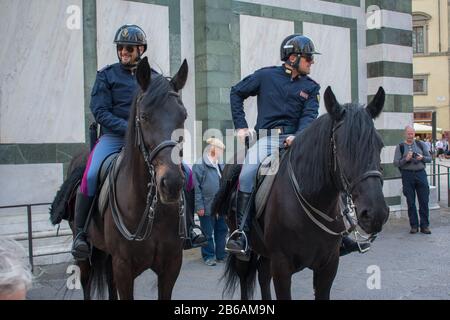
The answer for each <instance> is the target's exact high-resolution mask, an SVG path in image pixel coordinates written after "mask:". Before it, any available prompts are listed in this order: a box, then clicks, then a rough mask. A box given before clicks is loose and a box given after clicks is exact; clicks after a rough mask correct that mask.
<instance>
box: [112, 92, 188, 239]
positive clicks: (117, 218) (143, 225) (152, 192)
mask: <svg viewBox="0 0 450 320" xmlns="http://www.w3.org/2000/svg"><path fill="white" fill-rule="evenodd" d="M169 95H174V96H178V93H176V92H174V91H169ZM142 98H143V94H142V95H141V96H140V97H139V98H138V99H137V102H136V108H138V107H139V102H140V101H141V100H142ZM135 127H136V135H135V145H136V146H137V147H138V148H139V150H140V152H141V154H142V156H143V158H144V160H145V163H146V166H147V171H148V174H149V177H150V179H149V182H148V184H147V188H148V191H147V197H146V205H145V210H144V212H143V213H142V216H141V219H140V222H139V225H138V227H137V230H136V232H135V233H132V232H130V231H129V230H128V229H127V227H126V226H125V224H124V222H123V219H122V214H121V212H120V210H119V206H118V204H117V193H116V183H115V180H116V179H115V177H112V176H113V175H110V182H111V192H110V197H109V204H110V207H111V213H112V217H113V220H114V223H115V225H116V226H117V229H118V230H119V232H120V233H121V234H122V235H123V237H124V238H125V239H127V240H129V241H144V240H146V239H148V238H149V237H150V235H151V232H152V229H153V222H154V219H155V213H156V206H157V204H158V194H159V191H158V186H157V184H156V172H155V166H154V165H153V160H154V159H155V158H156V156H157V155H158V153H159V152H161V150H163V149H165V148H174V147H176V146H178V145H179V144H178V143H177V142H176V141H173V140H165V141H162V142H161V143H160V144H158V145H157V146H156V147H155V148H154V149H153V150H151V151H150V152H149V150H148V148H147V146H146V145H145V142H144V137H143V134H142V128H141V119H140V117H139V112H136V118H135ZM115 165H116V162H114V163H113V168H112V169H111V172H114V167H115ZM179 213H180V218H182V217H183V216H184V197H183V196H181V197H180V206H179ZM180 221H182V219H180ZM181 230H182V228H181V227H180V235H181V236H183V235H184V229H183V231H181Z"/></svg>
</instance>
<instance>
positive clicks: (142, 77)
mask: <svg viewBox="0 0 450 320" xmlns="http://www.w3.org/2000/svg"><path fill="white" fill-rule="evenodd" d="M151 73H152V71H151V69H150V64H149V63H148V59H147V57H144V58H142V59H141V61H139V63H138V66H137V69H136V80H137V82H138V84H139V86H140V87H141V89H142V91H143V92H145V91H147V89H148V87H149V86H150V82H151Z"/></svg>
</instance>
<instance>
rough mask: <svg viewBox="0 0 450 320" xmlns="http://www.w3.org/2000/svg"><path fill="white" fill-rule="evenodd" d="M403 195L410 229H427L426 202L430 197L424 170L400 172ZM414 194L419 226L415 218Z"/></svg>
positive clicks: (427, 213) (428, 223)
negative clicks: (417, 203)
mask: <svg viewBox="0 0 450 320" xmlns="http://www.w3.org/2000/svg"><path fill="white" fill-rule="evenodd" d="M402 183H403V194H404V195H405V197H406V202H407V203H408V216H409V224H410V225H411V228H418V227H419V226H420V227H421V228H424V227H428V226H429V225H430V222H429V210H428V200H429V196H430V187H429V186H428V180H427V174H426V172H425V170H419V171H410V170H402ZM416 193H417V198H418V200H419V216H420V224H419V220H418V218H417V208H416Z"/></svg>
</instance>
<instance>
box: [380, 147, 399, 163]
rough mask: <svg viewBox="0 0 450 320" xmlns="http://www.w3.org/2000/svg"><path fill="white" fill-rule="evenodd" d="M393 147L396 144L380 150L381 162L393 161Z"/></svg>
mask: <svg viewBox="0 0 450 320" xmlns="http://www.w3.org/2000/svg"><path fill="white" fill-rule="evenodd" d="M395 148H397V146H387V147H384V148H383V149H382V150H381V163H392V162H393V161H394V155H395Z"/></svg>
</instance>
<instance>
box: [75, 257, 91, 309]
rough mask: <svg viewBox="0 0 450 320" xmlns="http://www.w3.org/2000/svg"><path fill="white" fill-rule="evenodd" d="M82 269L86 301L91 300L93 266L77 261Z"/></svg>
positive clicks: (86, 262)
mask: <svg viewBox="0 0 450 320" xmlns="http://www.w3.org/2000/svg"><path fill="white" fill-rule="evenodd" d="M77 265H78V267H79V268H80V283H81V286H82V287H83V298H84V300H91V265H90V264H89V261H88V260H86V261H77Z"/></svg>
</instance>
